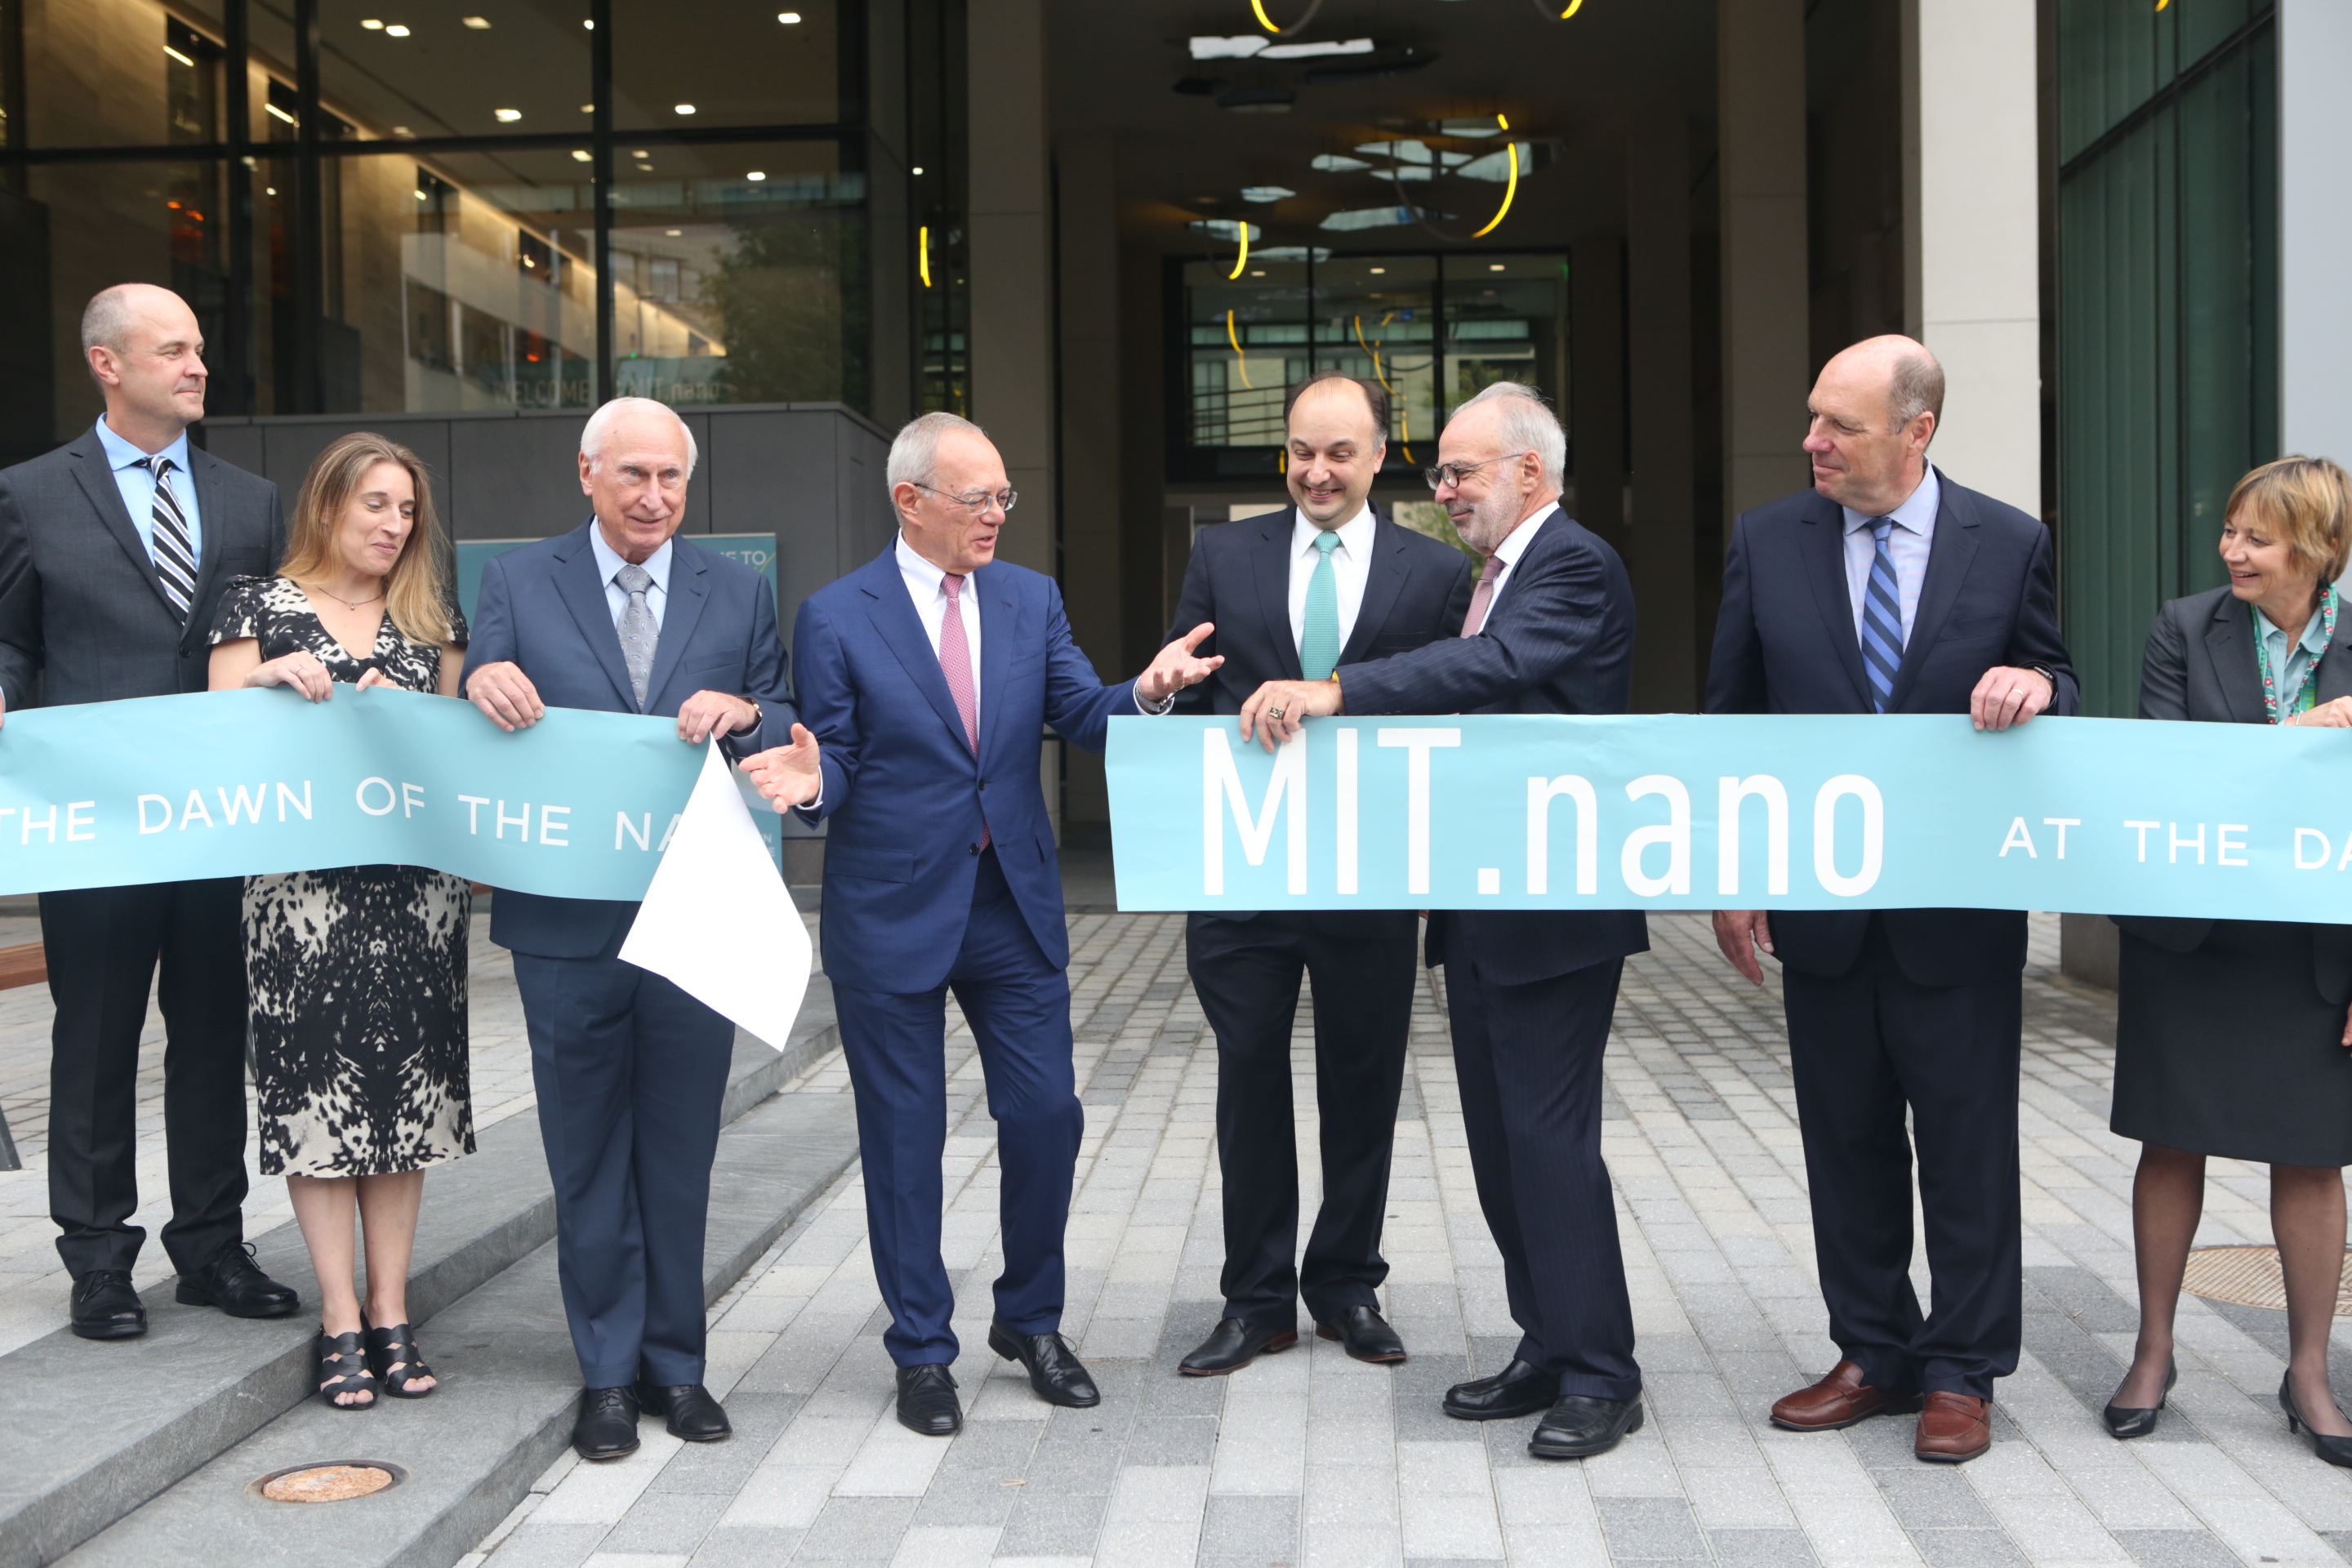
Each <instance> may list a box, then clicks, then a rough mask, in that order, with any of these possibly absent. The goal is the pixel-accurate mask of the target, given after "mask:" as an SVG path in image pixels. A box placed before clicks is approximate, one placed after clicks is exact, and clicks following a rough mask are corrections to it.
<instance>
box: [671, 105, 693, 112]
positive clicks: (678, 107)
mask: <svg viewBox="0 0 2352 1568" xmlns="http://www.w3.org/2000/svg"><path fill="white" fill-rule="evenodd" d="M670 112H671V113H673V114H692V113H693V112H694V105H692V104H690V103H680V104H675V105H673V106H672V107H671V109H670Z"/></svg>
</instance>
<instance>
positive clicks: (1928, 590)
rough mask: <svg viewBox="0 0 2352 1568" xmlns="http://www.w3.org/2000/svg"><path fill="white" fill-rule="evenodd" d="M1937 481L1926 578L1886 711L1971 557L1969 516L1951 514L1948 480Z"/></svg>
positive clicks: (1911, 674)
mask: <svg viewBox="0 0 2352 1568" xmlns="http://www.w3.org/2000/svg"><path fill="white" fill-rule="evenodd" d="M1937 478H1938V479H1939V481H1941V482H1942V485H1943V489H1942V491H1941V493H1940V495H1939V496H1938V498H1937V502H1936V537H1935V538H1934V539H1933V540H1931V541H1930V542H1928V545H1927V578H1926V580H1925V581H1923V582H1922V583H1921V584H1919V607H1918V608H1917V609H1916V610H1915V611H1913V612H1912V616H1911V635H1910V636H1909V637H1906V638H1905V639H1904V642H1903V664H1902V666H1901V668H1898V669H1896V670H1895V692H1894V695H1893V696H1892V697H1890V698H1889V699H1888V700H1887V704H1886V706H1887V710H1888V711H1890V712H1898V713H1899V712H1901V711H1902V710H1903V699H1904V698H1905V696H1906V695H1907V694H1908V693H1909V692H1910V689H1911V683H1912V682H1913V681H1914V680H1915V679H1917V678H1918V674H1919V667H1920V665H1922V664H1924V663H1925V662H1926V661H1927V650H1928V649H1929V648H1931V647H1935V646H1936V638H1937V636H1938V635H1940V634H1941V633H1942V631H1943V629H1944V623H1945V622H1946V621H1947V620H1949V619H1950V618H1951V614H1952V605H1954V604H1956V603H1958V599H1959V596H1960V584H1962V583H1964V582H1966V581H1967V580H1968V575H1969V563H1970V562H1972V561H1974V560H1975V559H1976V555H1977V520H1976V517H1975V515H1974V514H1973V513H1971V514H1969V515H1968V516H1965V517H1964V516H1962V515H1961V514H1960V513H1959V512H1958V511H1957V510H1954V509H1953V506H1952V487H1951V485H1950V483H1949V481H1943V480H1942V477H1941V476H1940V475H1939V476H1937Z"/></svg>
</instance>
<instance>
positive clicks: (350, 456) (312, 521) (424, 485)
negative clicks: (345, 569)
mask: <svg viewBox="0 0 2352 1568" xmlns="http://www.w3.org/2000/svg"><path fill="white" fill-rule="evenodd" d="M378 463H397V464H398V465H400V467H402V468H405V469H407V470H408V480H409V483H410V484H412V485H414V486H415V488H416V521H415V526H414V527H412V528H411V529H410V530H409V531H408V538H407V540H406V541H405V542H403V543H402V545H401V547H400V558H399V559H398V560H396V561H394V563H392V570H391V572H390V573H388V574H386V575H385V577H384V584H383V597H384V606H383V607H384V613H385V614H386V615H388V616H391V617H392V624H393V625H394V626H397V627H399V628H400V631H401V635H402V636H404V637H407V638H408V639H409V640H410V641H412V642H420V643H425V644H427V645H429V646H431V647H448V646H449V645H450V644H451V643H452V642H454V641H455V640H456V638H457V628H456V627H455V626H452V625H451V624H450V620H449V598H448V593H447V590H446V584H447V583H448V582H449V580H450V551H449V541H448V538H447V536H446V534H444V533H443V532H442V531H441V521H440V519H439V518H438V517H436V515H435V514H434V511H433V488H432V486H431V484H430V483H429V482H428V481H427V479H426V478H425V464H424V461H423V459H421V458H418V457H417V455H416V454H415V453H414V452H412V451H410V450H409V449H408V448H407V447H404V446H402V445H400V444H399V443H398V442H396V441H390V440H386V439H385V438H384V437H382V436H378V435H376V434H374V433H373V432H372V431H367V430H360V431H355V432H353V433H352V434H351V435H349V436H345V437H341V439H339V440H336V441H334V442H332V443H331V444H330V445H329V446H328V447H327V449H326V450H325V451H323V452H321V453H320V454H319V455H318V456H317V457H316V458H312V459H311V460H310V472H309V473H308V474H305V475H304V476H303V477H302V493H301V495H300V496H299V497H298V498H296V500H295V502H294V521H293V524H292V526H291V527H289V529H288V530H287V535H286V559H285V561H284V562H283V563H280V564H279V566H278V574H279V575H280V576H283V577H287V578H289V579H291V580H292V581H293V582H295V583H298V584H305V585H308V584H311V583H313V582H316V581H318V580H320V579H321V578H324V577H326V576H328V575H329V574H331V572H332V571H333V570H334V567H335V564H336V560H337V557H336V552H335V535H336V533H337V531H339V530H341V527H342V521H343V511H344V509H345V508H347V507H349V506H350V505H351V504H352V496H353V495H354V494H356V493H357V492H358V490H359V488H360V482H361V481H362V479H366V478H367V475H368V470H369V469H371V468H374V467H375V466H376V465H377V464H378Z"/></svg>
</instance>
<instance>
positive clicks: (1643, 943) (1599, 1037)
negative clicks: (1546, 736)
mask: <svg viewBox="0 0 2352 1568" xmlns="http://www.w3.org/2000/svg"><path fill="white" fill-rule="evenodd" d="M1437 457H1438V465H1437V467H1436V468H1433V469H1431V470H1430V473H1429V479H1430V483H1431V485H1432V487H1433V489H1435V490H1436V491H1437V499H1438V500H1439V501H1440V502H1442V503H1443V504H1444V507H1445V510H1446V514H1447V515H1448V516H1450V517H1451V518H1452V519H1453V520H1454V530H1455V531H1457V532H1458V533H1460V534H1461V536H1462V539H1463V542H1465V543H1466V544H1468V545H1469V546H1470V547H1471V548H1472V549H1474V550H1475V551H1476V552H1478V553H1479V554H1480V555H1481V556H1483V557H1485V565H1484V567H1483V568H1482V569H1481V571H1480V573H1479V575H1478V585H1477V587H1476V588H1475V590H1473V592H1472V595H1471V599H1470V606H1469V611H1468V614H1467V615H1466V616H1465V617H1464V619H1463V621H1462V625H1461V628H1460V632H1461V635H1460V636H1459V637H1451V638H1448V639H1446V640H1444V641H1443V642H1435V643H1432V644H1430V645H1429V646H1428V647H1423V648H1422V649H1420V650H1419V651H1418V652H1413V653H1401V654H1398V655H1397V656H1396V657H1395V658H1385V659H1380V660H1376V661H1374V662H1371V663H1368V664H1348V665H1342V666H1340V668H1339V670H1338V671H1337V672H1336V673H1335V674H1334V676H1333V678H1332V679H1329V680H1327V681H1321V682H1311V681H1271V682H1269V683H1267V684H1266V685H1265V686H1263V687H1261V688H1259V689H1258V690H1257V691H1256V693H1255V694H1254V695H1253V696H1252V697H1251V698H1250V700H1248V701H1247V702H1245V703H1244V704H1243V705H1242V713H1241V721H1242V733H1243V734H1244V736H1248V735H1250V734H1252V733H1253V732H1255V733H1256V734H1258V735H1260V736H1262V737H1263V738H1264V740H1265V743H1266V745H1267V746H1268V748H1269V749H1271V748H1272V747H1273V746H1274V745H1276V744H1278V743H1279V742H1283V741H1286V740H1288V739H1290V738H1291V737H1292V736H1294V735H1296V734H1297V733H1298V731H1299V729H1300V726H1301V724H1302V723H1303V721H1305V720H1306V719H1307V718H1309V717H1312V716H1317V715H1323V714H1331V713H1342V712H1345V713H1350V714H1358V715H1371V714H1386V713H1622V712H1623V711H1625V704H1626V700H1627V698H1628V696H1629V695H1630V693H1631V691H1632V686H1633V584H1632V583H1631V582H1630V581H1629V580H1628V579H1627V577H1626V575H1625V568H1624V565H1623V563H1622V562H1620V561H1619V560H1618V559H1617V552H1615V551H1613V550H1612V549H1610V548H1609V546H1608V545H1607V544H1606V543H1604V542H1602V541H1601V540H1600V539H1599V538H1597V537H1595V536H1594V535H1593V534H1591V533H1590V532H1588V531H1586V530H1585V529H1583V528H1582V527H1580V526H1579V525H1578V524H1577V523H1576V521H1574V520H1573V519H1571V518H1570V517H1569V515H1568V514H1567V513H1566V512H1564V511H1562V510H1560V508H1559V493H1560V480H1559V476H1560V473H1561V471H1562V470H1563V468H1565V466H1566V463H1567V458H1568V437H1567V434H1566V433H1565V432H1564V431H1562V430H1561V429H1560V426H1559V419H1558V418H1557V417H1556V416H1554V415H1553V414H1552V412H1551V409H1550V408H1549V406H1548V405H1546V404H1545V403H1544V401H1543V397H1542V395H1541V394H1539V393H1538V392H1537V391H1536V390H1535V389H1534V388H1532V387H1528V386H1520V385H1517V384H1511V383H1507V382H1506V383H1501V384H1496V385H1494V386H1490V387H1488V388H1486V390H1485V391H1484V392H1482V393H1480V394H1479V395H1477V396H1475V397H1474V398H1472V399H1471V400H1470V401H1469V402H1467V403H1465V404H1464V405H1462V407H1461V408H1460V409H1459V410H1458V411H1457V412H1456V413H1455V414H1454V418H1453V419H1452V421H1450V422H1449V423H1448V424H1447V425H1446V426H1445V433H1444V436H1443V437H1440V438H1439V440H1438V446H1437ZM1649 945H1650V939H1649V930H1648V927H1647V925H1646V924H1645V923H1644V921H1643V918H1642V915H1641V913H1640V911H1638V910H1590V911H1588V910H1542V911H1534V912H1528V911H1519V912H1502V911H1493V912H1489V911H1485V910H1454V911H1433V912H1432V914H1431V915H1430V917H1429V962H1430V963H1432V964H1441V963H1442V964H1444V966H1445V1003H1446V1013H1447V1019H1448V1022H1449V1023H1450V1024H1451V1025H1452V1026H1453V1030H1454V1063H1455V1066H1456V1068H1457V1069H1458V1071H1459V1074H1460V1080H1461V1087H1462V1119H1463V1122H1464V1125H1465V1131H1467V1132H1468V1134H1469V1139H1470V1163H1471V1170H1472V1172H1473V1173H1474V1174H1475V1177H1476V1179H1477V1184H1478V1204H1479V1207H1480V1208H1482V1209H1483V1210H1484V1211H1485V1212H1486V1226H1487V1228H1488V1229H1489V1230H1491V1231H1492V1232H1494V1236H1495V1245H1496V1247H1498V1248H1499V1249H1500V1250H1501V1252H1502V1254H1503V1279H1504V1283H1505V1286H1506V1288H1507V1289H1508V1291H1509V1294H1510V1303H1511V1316H1512V1318H1513V1319H1514V1320H1516V1321H1517V1323H1518V1325H1519V1327H1520V1329H1521V1330H1522V1331H1523V1332H1522V1337H1521V1338H1520V1341H1519V1345H1518V1350H1517V1353H1515V1354H1514V1355H1513V1356H1512V1358H1511V1360H1510V1363H1509V1364H1507V1366H1505V1367H1504V1368H1503V1370H1502V1371H1501V1372H1499V1373H1496V1374H1494V1375H1493V1376H1491V1377H1483V1378H1478V1379H1475V1380H1473V1381H1472V1382H1469V1383H1465V1384H1457V1385H1456V1386H1455V1387H1454V1388H1453V1389H1452V1390H1450V1391H1448V1393H1447V1394H1446V1395H1445V1405H1444V1409H1445V1413H1446V1414H1447V1415H1453V1416H1456V1417H1458V1418H1460V1419H1462V1420H1465V1421H1491V1420H1499V1419H1503V1418H1507V1417H1509V1416H1515V1415H1535V1414H1537V1413H1538V1412H1541V1413H1542V1419H1541V1420H1540V1421H1539V1422H1538V1424H1537V1426H1536V1430H1535V1434H1534V1436H1532V1437H1531V1438H1530V1440H1529V1442H1528V1452H1529V1453H1531V1454H1533V1455H1535V1456H1536V1457H1537V1458H1546V1459H1576V1458H1586V1457H1588V1456H1590V1455H1593V1454H1599V1453H1604V1452H1606V1451H1607V1450H1609V1449H1610V1448H1612V1447H1615V1446H1616V1444H1617V1442H1618V1440H1619V1439H1620V1438H1622V1437H1623V1436H1625V1434H1626V1433H1628V1432H1633V1431H1638V1430H1639V1429H1640V1428H1641V1425H1642V1398H1641V1394H1642V1369H1641V1367H1640V1366H1639V1365H1638V1364H1636V1363H1635V1362H1634V1360H1633V1306H1632V1303H1631V1301H1630V1300H1628V1298H1627V1295H1626V1290H1625V1266H1624V1260H1623V1257H1622V1254H1621V1253H1620V1252H1619V1250H1618V1242H1617V1211H1616V1208H1615V1206H1614V1201H1613V1199H1612V1194H1611V1192H1610V1186H1609V1170H1608V1167H1607V1166H1606V1165H1605V1164H1603V1163H1601V1052H1602V1050H1603V1049H1604V1048H1605V1047H1606V1046H1607V1045H1608V1043H1609V1018H1610V1015H1611V1014H1612V1012H1613V1011H1614V1010H1615V1008H1616V1004H1617V981H1618V977H1619V974H1620V973H1622V970H1623V968H1624V963H1625V958H1626V955H1627V954H1629V953H1635V952H1643V951H1645V950H1646V949H1647V948H1648V947H1649Z"/></svg>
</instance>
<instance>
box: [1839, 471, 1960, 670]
mask: <svg viewBox="0 0 2352 1568" xmlns="http://www.w3.org/2000/svg"><path fill="white" fill-rule="evenodd" d="M1943 495H1944V487H1943V485H1942V483H1941V482H1940V481H1938V480H1937V478H1936V468H1935V465H1934V464H1932V463H1930V464H1929V465H1928V466H1927V472H1926V473H1925V474H1924V475H1922V476H1921V478H1920V479H1919V488H1918V489H1915V490H1913V491H1912V492H1911V494H1910V495H1909V497H1907V498H1906V500H1904V502H1903V504H1902V505H1901V506H1898V507H1896V508H1895V510H1893V511H1890V512H1887V513H1885V516H1887V517H1889V518H1891V519H1893V520H1894V522H1895V526H1894V527H1893V528H1891V529H1889V530H1888V531H1887V534H1886V553H1887V554H1888V555H1890V556H1892V557H1893V558H1894V560H1895V598H1896V599H1897V600H1898V601H1899V602H1900V603H1901V605H1902V606H1903V644H1904V646H1905V647H1909V646H1910V644H1911V620H1912V617H1913V616H1916V614H1917V613H1918V610H1919V590H1920V588H1921V586H1922V585H1924V584H1926V582H1927V552H1928V551H1929V550H1930V549H1931V548H1932V547H1933V546H1934V544H1935V542H1936V508H1937V504H1938V503H1939V502H1941V500H1943ZM1838 510H1841V511H1843V512H1844V513H1845V592H1846V597H1847V598H1848V599H1849V600H1851V601H1852V602H1853V635H1854V637H1856V638H1857V639H1859V638H1860V637H1861V636H1862V605H1863V600H1864V598H1865V597H1866V596H1867V595H1868V594H1869V592H1870V560H1871V557H1872V556H1873V555H1874V554H1875V553H1877V547H1878V542H1877V541H1876V540H1874V539H1873V538H1872V537H1871V536H1870V525H1871V522H1872V521H1874V520H1873V519H1872V518H1871V517H1870V516H1869V515H1867V514H1866V513H1864V512H1859V511H1856V510H1853V508H1852V507H1850V506H1848V507H1840V508H1839V509H1838Z"/></svg>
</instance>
